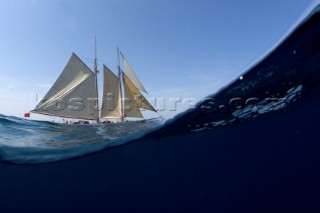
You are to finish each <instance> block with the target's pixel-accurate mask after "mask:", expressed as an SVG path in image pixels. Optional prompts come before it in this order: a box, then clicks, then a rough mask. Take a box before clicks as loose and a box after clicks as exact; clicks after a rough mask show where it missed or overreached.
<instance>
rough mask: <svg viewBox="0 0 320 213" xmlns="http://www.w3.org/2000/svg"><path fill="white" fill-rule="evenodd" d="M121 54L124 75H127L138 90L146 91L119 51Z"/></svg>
mask: <svg viewBox="0 0 320 213" xmlns="http://www.w3.org/2000/svg"><path fill="white" fill-rule="evenodd" d="M121 56H122V60H123V63H124V67H125V69H126V75H127V76H128V78H129V79H130V80H131V82H132V83H133V84H134V85H135V86H136V87H137V88H138V89H139V90H140V91H143V92H145V93H148V92H147V90H146V89H145V88H144V86H143V85H142V83H141V82H140V80H139V78H138V77H137V75H136V74H135V72H134V71H133V69H132V68H131V66H130V65H129V63H128V61H127V59H126V58H125V57H124V55H123V54H122V53H121Z"/></svg>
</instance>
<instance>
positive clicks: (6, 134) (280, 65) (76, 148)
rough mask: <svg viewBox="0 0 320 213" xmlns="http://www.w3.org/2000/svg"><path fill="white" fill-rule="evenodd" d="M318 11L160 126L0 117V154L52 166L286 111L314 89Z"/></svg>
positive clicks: (318, 71) (318, 76)
mask: <svg viewBox="0 0 320 213" xmlns="http://www.w3.org/2000/svg"><path fill="white" fill-rule="evenodd" d="M319 8H320V7H317V8H316V9H315V10H314V11H313V12H312V13H311V14H310V15H309V16H307V18H306V19H305V20H304V21H303V22H301V24H299V25H298V26H297V28H296V29H295V30H294V31H293V32H292V33H291V34H289V35H288V37H287V38H286V39H284V41H283V42H281V44H280V45H279V46H278V47H277V48H275V49H274V50H273V51H272V52H270V53H269V54H268V55H267V56H266V57H265V58H264V59H263V60H261V61H260V62H258V63H257V64H255V65H254V66H253V67H252V68H250V69H249V71H247V72H245V73H244V74H243V75H241V76H239V77H238V78H237V79H236V80H235V81H234V82H232V83H231V84H229V85H227V86H226V87H224V88H222V89H221V90H220V91H218V92H217V93H216V94H212V95H210V96H208V97H206V98H205V99H204V100H203V101H201V102H199V103H198V104H197V105H196V107H195V108H194V109H190V110H187V111H186V112H184V113H181V114H179V115H177V116H176V117H174V118H173V119H170V120H167V121H166V122H165V123H162V122H157V121H151V122H145V123H134V124H133V123H123V124H117V125H64V124H55V123H51V122H43V121H30V120H25V119H20V118H16V117H12V116H5V115H0V132H1V135H0V156H1V158H2V160H4V161H8V162H12V163H17V164H37V163H48V162H55V161H60V160H65V159H70V158H74V157H79V156H83V155H86V154H89V153H94V152H98V151H101V150H104V149H106V148H109V147H114V146H119V145H123V144H125V143H127V142H129V141H133V140H139V141H146V140H151V139H152V140H156V139H158V138H163V137H174V136H176V135H181V134H195V133H199V132H203V131H214V130H216V129H218V128H227V127H229V126H234V125H238V124H241V123H244V122H250V121H251V120H254V119H257V118H263V116H265V115H266V114H272V113H274V112H277V113H281V112H287V111H289V110H290V107H291V106H293V105H294V104H295V103H296V102H297V101H299V100H303V97H305V96H306V95H307V94H308V93H310V92H312V91H313V90H314V89H315V88H317V87H318V86H319V82H320V64H319V63H318V62H319V61H320V40H319V38H320V10H319ZM274 116H276V115H274Z"/></svg>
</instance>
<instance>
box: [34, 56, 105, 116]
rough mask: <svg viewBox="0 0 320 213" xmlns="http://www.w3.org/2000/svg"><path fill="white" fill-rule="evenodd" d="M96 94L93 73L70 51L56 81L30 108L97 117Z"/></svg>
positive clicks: (49, 112) (53, 113)
mask: <svg viewBox="0 0 320 213" xmlns="http://www.w3.org/2000/svg"><path fill="white" fill-rule="evenodd" d="M97 98H98V93H97V89H96V86H95V74H94V73H93V72H92V71H91V70H90V69H89V68H88V67H87V66H86V65H85V64H84V63H83V62H82V61H81V59H80V58H79V57H78V56H77V55H76V54H74V53H73V54H72V56H71V58H70V60H69V62H68V64H67V65H66V67H65V68H64V70H63V72H62V73H61V75H60V76H59V78H58V79H57V81H56V82H55V83H54V85H53V86H52V87H51V89H50V90H49V92H48V93H47V94H46V95H45V97H44V98H43V99H42V101H41V102H40V103H39V104H38V105H37V106H36V108H35V109H34V110H33V111H31V112H33V113H38V114H45V115H52V116H58V117H65V118H74V119H87V120H96V119H97V118H98V116H99V114H98V111H97V106H96V105H97V104H96V102H97Z"/></svg>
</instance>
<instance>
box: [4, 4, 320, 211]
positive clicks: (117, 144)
mask: <svg viewBox="0 0 320 213" xmlns="http://www.w3.org/2000/svg"><path fill="white" fill-rule="evenodd" d="M319 11H320V10H319V9H316V10H315V11H314V12H313V13H312V14H310V16H308V17H307V18H306V20H305V21H303V22H302V23H301V24H300V25H299V26H298V27H297V28H296V29H295V30H294V31H293V32H292V33H291V34H290V35H289V36H288V37H287V38H286V39H285V40H284V41H283V42H282V43H281V44H280V45H279V46H278V47H277V48H275V49H274V50H273V51H272V52H271V53H269V54H268V55H267V56H266V57H265V58H264V59H263V60H261V61H260V62H259V63H257V64H256V65H255V66H253V67H252V68H251V69H250V70H248V71H247V72H246V73H244V74H243V75H242V76H238V77H237V78H236V79H235V81H234V82H232V83H231V84H229V85H227V86H226V87H224V88H222V89H221V90H220V91H219V92H217V93H216V94H212V95H210V96H208V97H207V99H206V100H204V101H203V102H200V103H198V104H197V106H196V108H195V109H190V110H189V111H187V112H184V113H182V114H180V115H178V116H177V117H175V118H173V119H171V120H168V121H166V122H164V123H161V122H147V123H139V124H137V125H136V124H134V125H133V124H132V123H126V124H123V125H90V126H87V125H83V126H82V125H77V126H73V125H62V124H54V123H50V122H40V121H29V120H24V119H19V118H16V117H8V116H5V115H1V116H0V133H1V135H0V156H1V162H0V204H1V205H0V209H1V212H18V211H27V212H28V211H41V212H57V211H60V212H61V211H62V212H320V202H319V200H320V181H319V180H320V139H319V138H320V137H319V120H320V112H319V110H320V12H319Z"/></svg>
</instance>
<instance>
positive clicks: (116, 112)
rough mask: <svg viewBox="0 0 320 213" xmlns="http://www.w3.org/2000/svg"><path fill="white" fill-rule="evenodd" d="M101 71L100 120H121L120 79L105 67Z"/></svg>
mask: <svg viewBox="0 0 320 213" xmlns="http://www.w3.org/2000/svg"><path fill="white" fill-rule="evenodd" d="M103 71H104V72H103V73H104V83H103V100H102V108H101V118H116V119H119V118H122V108H121V102H120V101H121V100H120V97H121V94H120V92H121V91H120V79H119V78H118V77H117V76H116V75H115V74H114V73H113V72H112V71H111V70H110V69H109V68H108V67H106V66H105V65H104V66H103Z"/></svg>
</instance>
